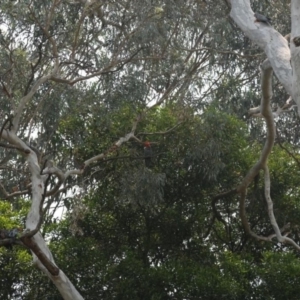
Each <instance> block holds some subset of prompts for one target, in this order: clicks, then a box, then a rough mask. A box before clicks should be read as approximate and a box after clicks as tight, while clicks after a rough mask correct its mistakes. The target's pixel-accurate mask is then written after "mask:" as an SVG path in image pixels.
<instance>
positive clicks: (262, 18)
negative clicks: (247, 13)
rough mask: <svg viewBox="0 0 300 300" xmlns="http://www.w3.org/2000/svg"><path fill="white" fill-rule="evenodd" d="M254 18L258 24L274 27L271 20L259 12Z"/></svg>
mask: <svg viewBox="0 0 300 300" xmlns="http://www.w3.org/2000/svg"><path fill="white" fill-rule="evenodd" d="M254 17H255V18H256V22H261V23H265V24H267V25H269V26H272V24H271V19H270V18H269V17H266V16H264V15H262V14H259V13H257V12H256V13H255V14H254Z"/></svg>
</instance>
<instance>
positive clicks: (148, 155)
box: [144, 141, 153, 168]
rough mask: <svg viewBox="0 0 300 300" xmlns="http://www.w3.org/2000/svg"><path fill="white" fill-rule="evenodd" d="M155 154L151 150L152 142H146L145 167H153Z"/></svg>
mask: <svg viewBox="0 0 300 300" xmlns="http://www.w3.org/2000/svg"><path fill="white" fill-rule="evenodd" d="M152 156H153V152H152V149H151V144H150V142H148V141H147V142H144V157H145V166H146V167H147V168H152V167H153V161H152Z"/></svg>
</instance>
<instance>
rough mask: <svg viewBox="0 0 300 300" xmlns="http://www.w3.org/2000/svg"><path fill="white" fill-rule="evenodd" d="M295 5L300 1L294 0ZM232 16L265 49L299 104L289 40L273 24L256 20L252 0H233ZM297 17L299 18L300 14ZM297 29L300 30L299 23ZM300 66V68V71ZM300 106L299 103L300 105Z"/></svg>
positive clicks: (278, 73)
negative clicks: (251, 4) (251, 5)
mask: <svg viewBox="0 0 300 300" xmlns="http://www.w3.org/2000/svg"><path fill="white" fill-rule="evenodd" d="M293 1H294V3H296V2H297V4H294V5H295V6H296V5H298V7H299V1H298V0H293ZM230 16H231V17H232V19H233V20H234V21H235V22H236V24H237V25H238V26H239V27H240V28H241V30H242V31H243V32H244V33H245V35H247V36H248V37H249V38H250V39H251V40H252V41H253V42H254V43H255V44H257V45H259V47H261V49H262V50H264V51H265V53H266V55H267V57H268V59H269V61H270V64H271V66H272V68H273V71H274V73H275V75H276V76H277V78H278V79H279V81H280V82H281V83H282V85H283V86H284V88H285V89H286V91H287V93H288V94H289V95H291V96H292V97H293V99H294V100H295V102H296V103H297V104H299V103H300V93H299V91H297V89H300V86H299V81H298V80H297V81H296V82H297V84H296V82H295V83H294V79H293V77H294V78H295V77H296V76H295V72H294V74H293V70H295V68H293V70H292V66H291V62H290V61H291V51H290V48H289V45H288V42H287V40H286V39H285V38H284V37H283V36H282V35H281V34H280V33H279V32H277V31H276V30H275V29H274V28H273V27H272V26H268V25H267V24H265V23H262V22H256V18H255V17H254V12H253V11H252V9H251V7H250V0H231V12H230ZM295 19H297V20H298V22H300V20H299V14H298V15H297V17H296V16H295ZM295 26H298V28H297V29H295V31H296V30H297V31H300V28H299V23H298V25H295ZM299 72H300V68H298V73H299ZM298 108H299V105H298Z"/></svg>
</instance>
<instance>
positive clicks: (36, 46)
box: [0, 0, 224, 299]
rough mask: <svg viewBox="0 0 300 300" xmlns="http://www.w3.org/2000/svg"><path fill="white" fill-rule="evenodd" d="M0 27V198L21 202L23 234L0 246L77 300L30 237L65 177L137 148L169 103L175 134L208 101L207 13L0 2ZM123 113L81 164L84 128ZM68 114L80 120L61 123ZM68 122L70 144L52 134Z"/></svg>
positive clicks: (37, 237)
mask: <svg viewBox="0 0 300 300" xmlns="http://www.w3.org/2000/svg"><path fill="white" fill-rule="evenodd" d="M174 4H176V5H174ZM218 13H219V14H222V10H221V9H219V10H218ZM0 21H1V24H0V28H1V32H0V43H1V50H0V58H1V66H2V70H1V88H2V93H1V96H0V105H1V117H2V125H1V130H0V137H1V139H2V140H3V142H2V143H1V147H2V148H1V149H2V150H1V153H0V155H1V197H2V198H3V199H5V200H7V201H10V202H11V203H13V202H14V199H15V198H16V197H23V198H25V199H27V200H29V201H30V202H31V207H30V210H29V213H28V215H27V217H26V221H25V229H24V230H21V229H12V228H3V230H4V231H3V235H2V239H1V241H0V242H1V245H10V244H21V245H23V246H26V247H27V248H29V249H30V251H31V253H32V257H33V261H34V263H35V264H36V265H37V266H38V268H39V269H40V270H41V271H43V272H44V273H45V274H46V275H47V276H48V277H49V278H50V279H51V280H52V282H53V283H54V284H55V285H56V287H57V288H58V290H59V292H60V293H61V295H62V296H63V298H64V299H82V296H81V295H80V293H79V292H78V291H77V289H76V288H75V286H74V285H73V284H72V283H71V281H70V280H69V279H68V277H67V276H66V275H65V274H64V272H63V271H62V270H61V269H60V268H59V267H58V266H57V265H56V263H55V261H54V258H53V256H52V254H51V252H50V250H49V247H48V245H47V243H46V242H45V239H44V237H43V236H42V234H41V233H40V228H41V226H42V224H43V220H44V218H46V217H48V216H49V214H50V216H51V214H52V211H53V208H52V209H51V205H52V204H55V202H57V201H59V200H60V199H62V198H63V197H64V193H67V194H68V192H69V191H70V189H71V188H72V186H73V185H74V184H77V182H76V181H72V180H71V177H74V176H75V177H76V176H82V175H83V174H84V172H85V171H86V170H87V169H88V168H93V166H94V164H95V163H96V162H98V161H100V160H104V159H107V158H108V157H109V156H111V155H114V154H115V153H117V152H118V150H119V149H120V148H121V147H122V145H123V144H125V143H127V142H128V141H129V140H135V141H136V142H137V143H140V144H142V139H141V138H139V137H137V136H136V132H137V129H138V128H139V126H140V124H141V123H142V122H143V120H144V119H145V117H146V116H147V114H149V112H150V111H151V110H153V109H154V108H157V107H159V106H161V105H163V104H164V103H165V102H169V103H172V102H174V101H176V102H177V103H178V105H179V106H180V108H181V109H180V113H178V115H177V122H178V124H179V123H181V122H183V121H184V119H185V118H186V114H185V113H184V110H185V109H186V108H187V107H188V106H189V105H191V103H193V102H194V101H197V103H198V102H200V100H201V99H203V97H204V96H201V90H203V89H205V90H206V91H207V93H209V92H211V90H212V89H213V88H214V86H215V82H216V81H215V80H212V79H214V76H215V75H212V76H211V77H210V80H211V81H210V84H209V86H207V85H205V80H204V79H205V78H204V77H205V74H206V73H207V74H208V71H209V60H211V59H212V58H213V54H214V53H213V51H212V50H213V49H212V47H211V45H212V43H213V42H212V37H207V36H208V32H209V31H210V28H211V27H212V25H213V24H212V22H211V20H210V18H209V10H208V7H207V6H206V3H205V1H196V2H194V1H176V3H174V2H173V1H163V2H162V1H138V0H137V1H129V0H127V1H104V2H98V1H87V0H86V1H85V0H83V1H81V0H80V1H61V0H53V1H49V2H46V1H22V2H20V1H1V4H0ZM218 76H219V78H222V77H223V76H224V72H222V73H220V74H219V75H218ZM202 77H203V78H202ZM208 77H209V76H208ZM208 77H207V78H206V79H209V78H208ZM125 104H127V105H128V106H129V108H130V109H129V112H130V114H131V121H130V122H129V123H130V126H129V128H126V130H125V131H124V130H118V131H116V132H117V134H118V135H117V136H114V137H113V139H112V140H110V141H105V142H106V143H104V144H101V143H102V141H101V139H99V141H98V144H99V146H98V149H99V152H98V153H96V154H95V153H93V156H89V153H90V152H89V147H81V148H80V146H82V143H85V142H86V141H87V139H86V138H87V136H88V133H89V130H88V127H89V126H91V125H93V126H97V127H99V130H100V132H101V130H110V128H109V127H110V126H111V124H112V122H111V120H110V118H109V117H107V115H108V113H111V112H114V111H115V110H118V109H120V107H122V106H124V105H125ZM70 110H72V112H76V113H77V114H78V116H80V117H81V118H77V119H76V118H73V119H68V114H69V112H70ZM98 113H99V115H97V114H98ZM105 116H106V118H105ZM109 116H110V117H111V118H113V114H112V115H109ZM99 117H100V118H99ZM101 118H103V120H102V119H101ZM99 119H100V120H99ZM70 121H72V122H75V123H76V122H82V123H81V124H82V127H81V130H79V131H78V132H77V137H76V139H73V140H70V139H69V135H68V132H61V131H60V130H61V128H66V127H68V126H64V125H66V122H70ZM117 121H118V120H116V122H115V123H114V124H118V123H117ZM67 125H68V124H67ZM101 126H102V127H101ZM119 126H121V124H120V123H119ZM68 128H72V127H70V126H69V127H68ZM169 129H170V128H168V126H167V125H166V128H165V130H169ZM150 130H151V129H150ZM120 132H121V133H120ZM92 139H93V137H90V140H92ZM78 148H80V149H78ZM80 150H83V153H84V154H83V155H78V152H80ZM80 154H81V153H80ZM78 156H79V157H78ZM81 191H82V190H81ZM12 233H13V234H12Z"/></svg>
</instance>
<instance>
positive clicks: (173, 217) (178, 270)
mask: <svg viewBox="0 0 300 300" xmlns="http://www.w3.org/2000/svg"><path fill="white" fill-rule="evenodd" d="M28 2H29V1H10V0H7V1H6V0H5V1H1V3H0V20H1V24H0V29H1V32H0V44H1V46H2V48H0V62H1V66H2V69H3V71H1V77H0V82H1V86H2V89H3V91H2V92H1V93H0V107H1V110H0V116H1V117H2V118H3V119H5V118H6V117H7V116H8V115H9V114H10V113H11V112H12V111H13V108H14V105H17V104H18V103H19V100H20V98H21V97H22V96H24V95H26V94H27V93H28V91H29V90H30V88H32V86H33V85H34V81H35V80H36V79H38V78H40V77H42V76H43V75H45V74H46V73H47V72H49V69H51V68H53V65H54V63H53V61H54V56H55V55H54V54H53V43H52V42H51V38H53V39H55V41H56V47H57V49H58V55H59V59H60V66H61V70H60V72H61V74H60V75H61V76H62V78H64V80H65V81H67V80H69V81H70V82H65V81H63V80H57V78H56V79H55V80H54V79H53V78H52V79H53V80H49V81H47V82H45V83H44V84H43V85H42V86H41V87H40V89H39V90H38V91H37V92H36V93H35V95H34V97H33V98H32V100H31V101H30V102H29V104H28V106H27V107H26V109H25V110H24V114H23V116H22V123H21V130H20V132H19V136H20V137H21V138H23V139H24V140H25V141H27V142H30V144H31V145H32V146H35V147H37V148H38V149H39V151H40V153H41V157H42V159H44V160H42V159H41V162H40V164H41V166H42V165H43V162H45V159H47V160H52V161H53V162H54V163H55V165H56V166H58V167H59V168H61V169H62V170H64V171H65V170H68V169H72V168H78V169H80V168H82V166H83V162H84V161H85V160H87V159H89V158H91V157H93V156H96V155H98V154H100V153H105V157H104V159H101V160H98V161H97V162H95V163H93V164H91V165H89V166H88V167H87V168H86V169H85V170H84V173H83V175H82V176H78V177H76V176H73V177H69V178H68V179H67V180H66V182H64V188H65V189H66V190H64V193H60V194H56V195H53V196H51V197H49V198H47V199H46V202H45V206H46V205H48V207H51V208H50V209H49V210H48V211H46V212H45V215H44V223H43V226H42V233H43V236H44V237H45V239H46V241H47V243H48V244H49V247H50V249H51V251H52V253H53V256H54V258H55V260H56V262H57V265H58V266H59V267H60V268H61V270H63V271H64V272H65V273H66V274H67V276H68V277H69V278H70V280H71V281H72V282H73V283H74V285H75V286H76V288H77V289H78V291H79V292H80V293H81V294H82V295H83V297H84V298H85V299H87V300H88V299H90V300H96V299H132V300H135V299H145V300H148V299H149V300H156V299H157V300H159V299H241V300H242V299H258V300H259V299H279V300H280V299H295V300H296V299H298V298H299V296H298V295H299V291H298V290H299V286H300V285H299V279H298V278H300V276H299V275H300V260H299V253H296V252H294V250H293V249H292V248H290V247H288V246H286V245H283V244H280V243H277V242H276V240H275V239H274V242H273V243H263V242H257V241H255V240H253V239H251V238H250V237H249V236H247V235H246V234H245V232H244V229H243V227H242V225H241V222H240V218H239V198H238V195H237V194H235V193H231V194H230V193H229V194H226V196H223V197H221V196H220V197H219V198H216V196H217V195H220V194H222V193H224V192H227V191H230V190H233V189H234V188H236V187H237V186H238V185H239V183H240V182H241V180H242V178H243V177H244V176H245V174H246V173H247V171H248V170H249V168H250V167H251V166H252V165H253V164H254V163H255V162H256V160H257V159H258V157H259V153H260V151H261V149H262V147H263V143H264V140H265V125H264V122H263V120H261V119H255V118H248V115H247V111H248V109H249V108H250V107H251V106H256V105H258V104H259V99H260V85H259V68H258V66H259V63H261V62H262V60H263V59H264V56H263V54H262V52H261V51H260V50H259V49H258V48H257V47H256V46H255V45H252V44H251V43H250V42H249V40H248V39H247V38H245V36H244V34H243V33H242V32H240V31H239V30H238V29H237V28H236V27H235V25H234V24H233V23H232V21H231V20H229V19H228V12H229V8H228V6H226V1H223V2H222V1H220V3H216V1H210V0H206V1H202V0H199V1H180V0H178V1H171V0H168V1H144V0H143V1H138V0H137V1H113V0H111V1H103V3H100V2H99V3H98V2H97V1H96V2H95V4H94V6H93V7H89V8H87V6H85V5H84V2H85V1H62V2H60V1H57V3H59V4H58V7H57V8H55V10H54V11H55V13H53V16H52V17H53V18H52V23H51V26H50V25H49V28H48V29H47V30H48V33H49V36H47V34H46V33H45V31H43V30H41V27H42V26H41V24H44V23H46V19H47V18H46V17H45V16H46V15H47V16H48V17H49V14H48V13H49V11H51V9H50V8H51V7H52V6H51V5H52V4H51V2H50V1H49V3H48V2H47V1H31V2H30V3H28ZM54 2H55V1H54ZM97 3H98V4H97ZM253 7H254V9H255V10H262V11H266V12H267V13H269V15H273V16H274V18H273V19H274V24H275V25H276V26H277V27H278V28H277V29H278V30H279V31H280V32H282V33H283V34H285V33H288V32H289V25H288V18H287V15H288V14H287V13H286V12H287V9H288V5H287V4H285V3H282V1H272V5H269V2H268V1H263V3H262V2H261V1H253ZM278 12H282V13H280V14H279V13H278ZM83 16H84V17H83ZM81 18H82V19H81ZM83 20H84V21H83ZM81 21H82V22H81ZM80 22H81V23H80ZM78 24H81V27H80V26H79V25H78ZM20 37H25V38H24V39H22V38H20ZM50 37H51V38H50ZM72 51H73V52H76V55H74V57H72ZM98 70H102V71H103V72H102V73H101V74H98V76H95V77H93V78H92V79H89V78H87V79H88V80H86V81H80V80H79V81H78V82H73V81H72V80H75V79H76V78H79V77H80V76H85V75H88V74H93V73H94V72H97V71H98ZM78 76H79V77H78ZM64 83H69V84H68V85H67V84H64ZM274 91H275V92H274V95H275V96H274V99H273V103H274V105H281V104H282V101H283V100H282V99H284V97H285V96H286V95H285V93H284V91H283V90H282V88H281V86H280V85H279V84H278V83H275V84H274ZM137 120H138V124H137V128H136V131H135V137H136V138H135V139H131V140H129V141H128V142H126V143H124V144H122V146H121V147H118V148H113V145H114V143H116V141H118V140H119V139H120V138H121V137H124V136H126V134H127V133H128V132H131V130H132V127H133V124H134V123H135V122H136V121H137ZM276 122H277V128H278V132H277V141H276V144H275V146H274V149H273V153H272V155H271V157H270V161H269V168H270V172H271V181H272V189H271V196H272V199H273V201H274V208H275V210H274V212H275V215H276V218H277V221H278V223H279V224H280V226H281V227H283V226H285V225H287V224H288V223H290V226H289V229H288V234H289V236H291V237H292V238H293V239H294V240H295V241H296V242H297V243H298V244H299V243H300V235H299V234H300V231H299V229H300V218H299V214H300V205H299V192H300V191H299V186H298V181H299V166H300V164H299V155H298V151H297V147H298V144H299V134H298V132H299V130H298V128H299V119H298V117H297V116H296V113H295V112H293V111H292V112H290V113H289V114H285V115H282V116H281V118H280V119H278V120H277V121H276ZM144 141H150V142H151V146H152V149H153V152H154V157H153V168H151V169H148V168H146V167H145V164H144V157H143V144H142V142H144ZM3 149H4V150H3V151H2V148H1V150H0V159H1V162H0V167H1V169H0V171H1V173H0V184H1V189H0V197H1V199H3V201H0V229H2V228H6V229H11V228H14V227H24V219H25V217H26V214H27V211H28V207H29V205H30V192H28V193H24V194H23V195H21V196H18V197H15V198H8V197H6V194H5V193H4V192H3V189H2V185H3V186H5V189H6V191H9V192H11V191H14V188H15V187H17V188H18V190H24V189H25V188H26V187H27V181H28V180H29V178H30V174H29V171H28V170H27V168H26V165H25V166H24V158H23V157H21V156H20V155H18V154H16V153H17V152H16V150H15V149H10V148H3ZM56 183H57V180H56V178H54V177H52V178H51V180H50V184H49V186H50V187H53V186H54V185H55V184H56ZM263 188H264V183H263V179H262V178H261V176H257V177H256V178H255V180H254V183H253V184H252V185H251V186H250V187H249V190H248V195H247V202H246V205H247V214H248V218H249V222H250V224H251V226H252V230H253V231H255V232H257V233H258V234H261V235H264V236H267V235H269V234H270V233H272V226H271V224H270V221H269V218H268V212H267V206H266V201H265V196H264V191H263ZM0 267H1V272H0V287H1V288H0V298H1V299H16V300H18V299H24V300H27V299H28V300H30V299H39V300H50V299H51V300H58V299H61V296H60V294H59V292H58V291H57V290H56V288H55V286H54V285H53V284H52V283H51V282H50V280H49V279H48V278H47V277H45V276H41V273H40V271H39V270H37V269H35V268H34V267H33V265H32V263H31V254H30V252H29V251H28V250H27V249H24V248H23V247H21V246H20V245H14V246H13V248H12V249H6V248H4V247H1V248H0Z"/></svg>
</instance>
